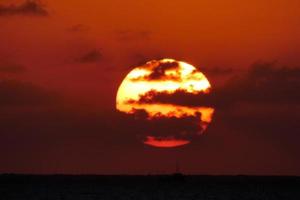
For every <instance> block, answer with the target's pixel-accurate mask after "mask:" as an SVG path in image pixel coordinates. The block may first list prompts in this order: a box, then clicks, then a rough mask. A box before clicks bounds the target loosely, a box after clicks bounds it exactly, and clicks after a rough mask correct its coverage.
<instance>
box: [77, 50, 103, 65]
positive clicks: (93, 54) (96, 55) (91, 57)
mask: <svg viewBox="0 0 300 200" xmlns="http://www.w3.org/2000/svg"><path fill="white" fill-rule="evenodd" d="M102 57H103V56H102V53H101V52H100V51H99V50H98V49H93V50H91V51H89V52H87V53H85V54H83V55H82V56H81V57H79V58H77V59H76V62H79V63H94V62H98V61H100V60H101V59H102Z"/></svg>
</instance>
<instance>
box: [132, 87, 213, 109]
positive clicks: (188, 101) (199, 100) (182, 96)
mask: <svg viewBox="0 0 300 200" xmlns="http://www.w3.org/2000/svg"><path fill="white" fill-rule="evenodd" d="M214 98H215V96H213V95H212V94H207V93H203V92H199V93H197V94H193V93H188V92H187V91H185V90H176V91H175V92H173V93H169V92H157V91H155V90H151V91H149V92H147V93H146V94H143V95H140V98H139V100H138V101H135V100H128V103H129V104H130V103H138V104H145V103H146V104H149V103H150V104H152V103H163V104H174V105H182V106H207V107H213V106H215V103H214V102H213V100H214Z"/></svg>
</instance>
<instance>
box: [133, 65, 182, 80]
mask: <svg viewBox="0 0 300 200" xmlns="http://www.w3.org/2000/svg"><path fill="white" fill-rule="evenodd" d="M154 62H157V64H158V66H155V67H154V68H153V69H152V71H151V74H149V75H147V76H143V77H138V78H135V79H132V81H141V80H147V81H155V80H174V81H180V80H181V79H180V76H179V75H166V74H165V72H166V70H175V71H176V70H178V69H179V63H178V62H176V61H172V62H171V61H170V62H158V61H154ZM141 67H142V68H147V67H149V66H147V65H144V66H141Z"/></svg>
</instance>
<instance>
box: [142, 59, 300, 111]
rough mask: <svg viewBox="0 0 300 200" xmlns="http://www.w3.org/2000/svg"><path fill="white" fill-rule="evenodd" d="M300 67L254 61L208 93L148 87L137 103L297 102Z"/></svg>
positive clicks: (224, 105)
mask: <svg viewBox="0 0 300 200" xmlns="http://www.w3.org/2000/svg"><path fill="white" fill-rule="evenodd" d="M298 91H300V68H289V67H277V66H276V65H274V64H273V63H256V64H254V65H253V66H252V67H251V68H250V69H249V70H248V71H247V72H246V73H245V74H244V75H243V76H239V77H233V78H232V79H230V80H229V81H228V82H227V83H226V84H224V85H223V86H222V87H219V88H212V89H211V93H209V94H205V93H201V92H200V93H199V94H191V93H187V92H186V91H183V90H177V91H175V92H174V93H172V94H170V93H167V92H156V91H150V92H148V93H146V94H144V95H142V96H141V98H140V103H150V102H152V103H154V102H156V103H173V104H177V105H186V106H213V107H217V108H228V107H230V106H234V105H235V104H238V103H242V102H248V103H264V104H285V105H286V104H299V103H300V93H299V92H298Z"/></svg>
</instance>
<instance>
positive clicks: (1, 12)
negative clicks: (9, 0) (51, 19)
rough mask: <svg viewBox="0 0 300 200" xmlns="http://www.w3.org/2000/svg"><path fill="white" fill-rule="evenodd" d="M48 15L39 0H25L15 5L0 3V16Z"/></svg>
mask: <svg viewBox="0 0 300 200" xmlns="http://www.w3.org/2000/svg"><path fill="white" fill-rule="evenodd" d="M17 15H26V16H48V15H49V12H48V11H47V9H46V8H45V6H44V5H43V4H42V3H41V2H40V1H39V0H26V1H25V2H23V3H21V4H18V5H15V4H10V5H0V16H17Z"/></svg>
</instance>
